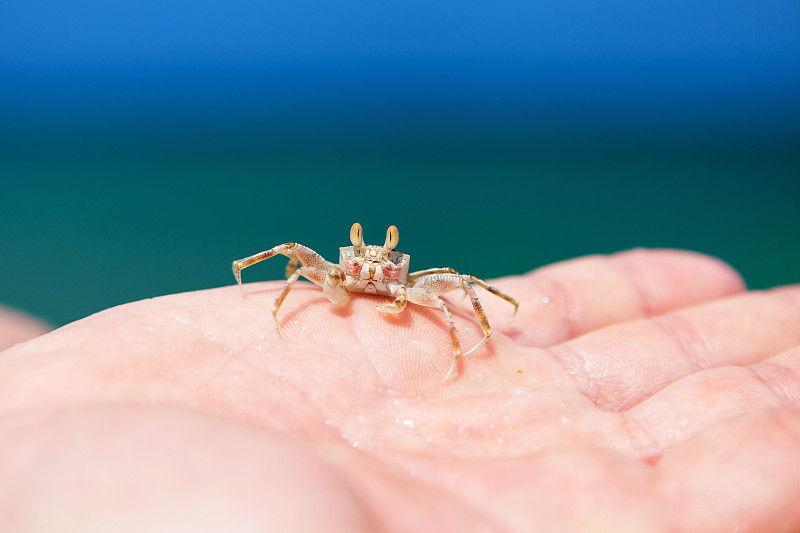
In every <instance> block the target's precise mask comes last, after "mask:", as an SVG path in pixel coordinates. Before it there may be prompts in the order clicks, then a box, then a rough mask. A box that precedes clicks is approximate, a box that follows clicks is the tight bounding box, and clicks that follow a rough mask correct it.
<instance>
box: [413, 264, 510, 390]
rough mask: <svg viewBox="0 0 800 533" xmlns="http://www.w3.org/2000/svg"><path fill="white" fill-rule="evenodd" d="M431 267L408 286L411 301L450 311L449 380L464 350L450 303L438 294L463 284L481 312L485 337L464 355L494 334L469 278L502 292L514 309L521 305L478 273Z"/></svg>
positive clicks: (493, 291)
mask: <svg viewBox="0 0 800 533" xmlns="http://www.w3.org/2000/svg"><path fill="white" fill-rule="evenodd" d="M430 270H431V271H434V273H431V274H426V275H420V276H418V277H416V279H415V281H414V284H413V285H412V286H411V287H409V288H408V290H407V293H408V301H410V302H412V303H415V304H419V305H425V306H428V307H438V308H440V309H443V310H444V311H445V313H446V315H447V320H448V322H449V324H450V334H451V337H452V339H453V364H452V365H451V367H450V370H449V371H448V372H447V376H446V377H445V381H446V380H447V378H449V377H450V374H451V373H452V372H453V370H455V367H456V363H457V361H458V358H459V357H460V355H461V350H460V347H459V345H458V338H457V337H456V336H455V331H456V330H455V325H454V323H453V318H452V316H451V315H450V311H449V310H448V309H447V306H446V305H445V304H444V302H443V301H442V299H441V298H440V297H439V296H441V295H442V294H445V293H447V292H449V291H451V290H454V289H457V288H459V287H460V288H462V289H463V290H464V291H465V292H466V293H467V295H468V296H469V298H470V301H471V303H472V308H473V309H474V310H475V314H476V315H478V319H479V320H480V323H481V327H482V328H483V339H481V341H480V342H479V343H478V344H476V345H475V346H473V347H472V349H470V350H469V351H468V352H467V353H466V354H465V355H468V354H470V353H472V352H473V351H474V350H475V349H476V348H478V347H479V346H480V345H482V344H483V343H484V342H486V340H487V339H488V338H489V337H491V335H492V328H491V326H490V325H489V319H488V318H487V317H486V312H485V311H484V310H483V306H482V305H481V302H480V300H479V299H478V295H477V294H475V290H474V289H473V288H472V286H471V285H470V282H473V283H476V284H477V285H480V286H481V287H483V288H484V289H486V290H487V291H489V292H491V293H492V294H494V295H496V296H499V297H500V298H503V299H504V300H506V301H507V302H509V303H511V304H512V305H513V306H514V309H515V311H514V312H515V313H516V309H517V307H518V306H519V302H517V300H515V299H514V298H512V297H511V296H509V295H507V294H506V293H504V292H503V291H501V290H500V289H498V288H496V287H492V286H491V285H489V284H488V283H486V282H485V281H483V280H482V279H480V278H476V277H475V276H470V275H466V274H458V273H457V272H455V271H453V270H452V269H445V268H443V269H430ZM423 272H425V271H423Z"/></svg>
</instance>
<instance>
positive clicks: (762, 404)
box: [0, 250, 800, 532]
mask: <svg viewBox="0 0 800 533" xmlns="http://www.w3.org/2000/svg"><path fill="white" fill-rule="evenodd" d="M491 283H492V284H493V285H495V286H497V287H498V288H500V289H501V290H503V291H506V292H507V293H509V294H511V295H513V296H514V297H516V298H517V299H519V300H520V307H519V312H518V314H517V316H516V318H515V319H514V320H513V321H511V314H512V310H511V309H510V306H509V305H508V304H507V303H506V302H503V301H501V300H499V299H497V298H491V297H488V298H482V302H484V304H485V307H486V310H487V314H488V317H489V320H490V321H491V323H492V326H493V328H494V331H495V334H494V336H493V337H492V338H491V339H490V340H489V342H487V343H486V344H485V345H484V346H483V347H481V348H480V349H479V350H477V351H475V352H474V353H473V354H471V355H470V356H469V357H466V358H462V359H461V360H460V362H459V365H458V369H457V373H456V375H455V376H454V377H453V378H451V379H450V380H448V381H447V382H444V383H443V382H442V379H443V377H444V375H445V373H446V372H447V370H448V368H449V366H450V363H451V359H452V350H451V346H450V337H449V334H448V331H447V325H446V323H445V321H444V319H443V316H442V313H441V311H439V310H436V309H429V308H423V307H419V306H413V305H409V306H408V307H407V308H406V310H405V311H404V312H403V313H402V314H399V315H392V316H389V315H384V314H381V313H378V312H377V311H376V310H375V306H376V305H377V304H380V303H384V302H385V301H386V299H385V298H379V297H374V296H365V295H355V296H354V297H353V298H351V300H350V303H349V304H348V306H347V307H346V308H341V307H338V306H336V305H334V304H331V303H330V302H328V301H327V300H326V299H325V298H324V296H323V295H322V293H321V291H320V290H319V288H318V287H315V286H313V285H311V284H300V283H298V285H297V286H296V287H295V289H293V291H292V292H291V294H290V295H289V296H288V297H287V299H286V301H285V302H284V305H283V307H282V308H281V317H280V319H281V328H282V331H283V334H284V337H285V339H281V338H279V337H278V336H277V334H276V331H275V326H274V323H273V317H272V314H271V312H270V309H271V306H272V303H273V301H274V299H275V297H276V295H277V293H278V292H279V291H280V289H281V287H282V285H283V283H282V282H268V283H250V284H247V285H245V292H246V294H247V298H246V299H244V300H243V299H242V297H241V294H240V292H239V289H238V288H237V287H236V286H230V287H224V288H220V289H214V290H207V291H198V292H194V293H185V294H176V295H170V296H166V297H162V298H156V299H152V300H145V301H141V302H135V303H132V304H128V305H124V306H120V307H116V308H113V309H109V310H106V311H104V312H102V313H99V314H97V315H94V316H91V317H89V318H86V319H84V320H81V321H78V322H75V323H72V324H69V325H67V326H65V327H63V328H61V329H59V330H56V331H54V332H51V333H49V334H46V335H43V336H39V337H37V338H34V339H32V340H30V341H28V342H24V343H21V344H17V345H16V346H13V347H10V348H8V349H7V350H5V351H3V352H0V523H2V524H6V525H7V527H9V528H10V529H11V530H14V531H26V530H37V531H70V530H81V531H108V530H114V531H143V530H148V531H186V530H191V531H223V530H227V531H264V530H268V531H348V532H358V531H392V532H394V531H397V532H401V531H403V532H404V531H437V532H443V531H458V532H463V531H538V530H540V531H637V532H646V531H692V532H704V531H709V532H710V531H734V530H736V531H739V532H743V531H793V530H797V529H798V528H799V527H800V507H799V506H797V504H796V502H797V501H798V497H800V474H798V472H800V453H798V450H800V403H799V402H798V398H800V287H785V288H780V289H776V290H772V291H767V292H752V291H747V290H746V289H745V288H744V285H743V283H742V281H741V279H740V278H739V276H738V275H737V274H736V273H735V272H734V271H733V270H731V269H730V268H729V267H728V266H726V265H724V264H722V263H721V262H719V261H717V260H714V259H711V258H708V257H704V256H699V255H696V254H691V253H688V252H677V251H644V250H638V251H632V252H625V253H620V254H617V255H613V256H607V257H601V256H594V257H586V258H579V259H575V260H571V261H566V262H563V263H559V264H555V265H552V266H549V267H545V268H541V269H538V270H536V271H533V272H531V273H529V274H526V275H523V276H519V277H510V278H503V279H498V280H493V281H492V282H491ZM484 294H485V293H484ZM449 298H450V301H451V302H454V303H453V305H452V306H451V307H452V308H453V309H454V310H455V315H456V317H455V320H456V326H457V327H458V329H459V336H460V338H461V339H462V342H463V345H464V346H472V345H473V344H474V343H476V342H477V341H478V340H479V339H480V337H481V336H482V333H481V328H480V325H479V324H478V322H477V319H476V318H475V315H474V313H473V311H472V309H471V305H470V303H469V300H468V299H467V300H465V301H463V302H461V303H460V304H459V303H458V297H457V294H455V295H454V296H450V297H449ZM15 320H20V319H18V318H16V317H13V316H12V315H9V314H0V322H2V323H3V324H9V323H10V321H15ZM24 322H25V321H24V320H23V321H21V322H15V324H17V325H16V326H14V327H10V328H5V329H4V328H1V327H0V343H3V342H4V343H5V345H9V344H13V343H14V342H19V341H20V340H22V338H24V337H26V336H34V335H36V334H37V333H39V331H40V328H39V329H36V328H35V327H34V326H31V328H32V329H30V330H27V331H28V332H27V333H25V334H21V333H20V332H21V331H25V330H24V328H23V327H22V326H19V324H22V323H24ZM9 332H11V333H9ZM737 528H738V529H737Z"/></svg>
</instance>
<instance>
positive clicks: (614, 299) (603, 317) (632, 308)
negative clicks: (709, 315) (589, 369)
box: [465, 249, 744, 347]
mask: <svg viewBox="0 0 800 533" xmlns="http://www.w3.org/2000/svg"><path fill="white" fill-rule="evenodd" d="M496 284H497V286H498V287H499V288H501V289H502V290H503V291H505V292H507V293H508V294H510V295H511V296H513V297H514V298H517V299H518V300H519V301H520V306H519V311H518V312H517V315H516V317H514V320H513V321H510V316H511V315H510V313H509V312H508V310H507V309H504V308H503V306H504V305H506V306H507V304H504V302H502V301H498V300H497V299H496V298H482V299H481V301H482V302H484V303H485V304H486V307H487V308H488V309H487V313H488V314H489V317H490V320H492V324H493V325H496V326H497V327H498V328H500V329H501V330H502V331H503V332H504V333H506V334H507V335H509V336H511V337H512V338H514V339H515V340H517V341H518V342H520V343H522V344H524V345H527V346H540V347H543V346H552V345H554V344H558V343H561V342H564V341H566V340H568V339H572V338H575V337H577V336H579V335H583V334H584V333H587V332H589V331H592V330H595V329H598V328H600V327H603V326H607V325H609V324H614V323H618V322H623V321H627V320H633V319H637V318H644V317H649V316H654V315H659V314H662V313H666V312H668V311H672V310H675V309H679V308H681V307H686V306H689V305H694V304H697V303H699V302H704V301H707V300H712V299H715V298H719V297H722V296H726V295H729V294H733V293H736V292H740V291H742V290H743V289H744V283H743V282H742V279H741V277H740V276H739V275H738V274H737V273H736V272H735V271H734V270H733V269H732V268H731V267H730V266H728V265H727V264H725V263H723V262H722V261H720V260H718V259H714V258H712V257H708V256H705V255H700V254H697V253H693V252H686V251H679V250H643V249H640V250H631V251H627V252H621V253H617V254H614V255H610V256H599V255H598V256H589V257H583V258H579V259H573V260H570V261H565V262H563V263H556V264H554V265H551V266H547V267H544V268H540V269H537V270H534V271H533V272H531V273H530V274H527V275H524V276H519V277H512V278H505V279H502V280H498V281H497V282H496ZM465 304H466V303H465ZM495 317H497V318H495Z"/></svg>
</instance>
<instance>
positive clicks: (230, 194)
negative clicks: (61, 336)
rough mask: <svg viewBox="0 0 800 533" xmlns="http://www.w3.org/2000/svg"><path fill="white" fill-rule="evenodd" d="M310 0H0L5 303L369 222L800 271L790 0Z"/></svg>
mask: <svg viewBox="0 0 800 533" xmlns="http://www.w3.org/2000/svg"><path fill="white" fill-rule="evenodd" d="M311 4H313V3H311ZM311 4H309V3H298V4H294V3H293V4H291V5H285V6H281V7H279V6H277V5H273V4H271V3H269V2H267V3H264V4H263V5H261V4H260V5H259V6H258V7H253V6H251V5H250V4H247V3H244V2H239V1H232V2H230V3H229V4H228V5H227V6H226V7H225V8H224V9H223V8H221V7H212V6H189V5H187V4H184V3H181V2H166V3H161V2H160V3H158V5H156V4H155V3H151V2H143V3H141V5H139V4H136V5H131V6H128V7H120V8H119V9H116V8H115V9H111V8H110V7H108V6H107V5H105V4H103V3H100V2H96V1H92V0H85V1H82V2H78V3H76V4H75V6H73V8H71V9H69V10H59V11H56V10H48V9H45V8H42V7H41V6H38V7H37V6H34V5H32V4H27V3H22V2H16V1H13V0H12V1H11V2H10V3H8V4H7V5H6V6H5V7H4V8H3V10H4V11H2V10H0V11H1V12H2V14H3V16H2V18H1V20H0V181H1V182H2V189H0V190H2V194H0V198H1V200H0V302H2V303H4V304H7V305H10V306H12V307H16V308H18V309H21V310H24V311H27V312H29V313H32V314H34V315H37V316H40V317H42V318H43V319H45V320H47V321H49V322H51V323H52V324H54V325H61V324H65V323H68V322H70V321H73V320H76V319H79V318H82V317H84V316H87V315H89V314H91V313H94V312H97V311H99V310H102V309H104V308H107V307H110V306H114V305H118V304H122V303H125V302H129V301H133V300H138V299H141V298H149V297H154V296H159V295H164V294H169V293H174V292H181V291H191V290H198V289H205V288H210V287H218V286H222V285H227V284H231V283H233V282H234V280H233V276H232V275H231V272H230V264H231V261H233V260H234V259H238V258H241V257H244V256H247V255H250V254H252V253H255V252H258V251H261V250H264V249H267V248H269V247H271V246H274V245H276V244H279V243H282V242H286V241H290V240H291V241H297V242H301V243H304V244H306V245H308V246H310V247H312V248H314V249H315V250H317V251H318V252H320V253H322V254H323V255H324V256H326V257H327V258H328V259H330V260H335V259H336V257H337V253H338V247H339V246H343V245H346V244H348V234H349V228H350V225H351V224H352V223H353V222H355V221H358V222H360V223H361V224H362V226H363V227H364V231H365V237H366V240H367V242H372V243H382V242H383V239H384V236H385V231H386V228H387V227H388V226H389V225H391V224H394V225H396V226H397V227H398V228H399V230H400V244H399V247H398V249H400V250H402V251H403V252H406V253H409V254H411V257H412V259H411V260H412V265H411V266H412V269H422V268H428V267H434V266H451V267H453V268H456V269H458V270H459V271H462V272H465V273H472V274H474V275H477V276H480V277H484V278H492V277H496V276H504V275H511V274H519V273H523V272H527V271H529V270H531V269H534V268H536V267H538V266H541V265H545V264H549V263H552V262H555V261H561V260H565V259H569V258H573V257H576V256H581V255H586V254H594V253H613V252H615V251H619V250H625V249H629V248H632V247H670V248H684V249H689V250H696V251H699V252H703V253H708V254H711V255H715V256H718V257H720V258H722V259H724V260H725V261H727V262H729V263H730V264H732V265H733V266H734V267H735V268H737V269H738V270H739V271H740V272H741V273H742V274H743V275H744V277H745V279H746V280H747V282H748V284H749V285H750V286H752V287H756V288H766V287H770V286H775V285H780V284H785V283H793V282H798V281H800V205H799V204H800V66H799V65H800V47H798V46H797V39H796V35H797V30H798V26H799V25H800V14H799V12H798V8H797V7H796V6H793V5H790V4H785V3H784V4H778V3H775V4H772V5H769V6H764V5H763V4H760V3H755V2H733V3H731V2H724V3H723V2H721V1H720V2H709V3H704V4H703V5H702V6H698V5H695V4H694V3H692V4H691V5H689V4H688V3H681V2H677V3H674V4H670V6H663V8H662V9H661V10H660V11H659V12H658V13H654V12H651V11H649V10H647V9H646V8H645V7H644V6H640V7H637V8H635V9H631V6H630V5H628V4H627V3H624V2H610V3H606V4H604V5H603V7H602V8H599V7H591V6H588V5H587V6H584V7H583V8H581V7H580V6H579V5H573V6H572V7H569V6H568V5H566V4H562V3H558V4H556V3H553V4H552V5H550V4H541V5H539V4H537V5H533V4H531V5H529V6H527V7H522V5H521V3H511V2H500V3H499V4H497V5H496V6H494V7H493V8H492V9H489V8H488V7H487V8H478V7H476V6H472V7H470V8H464V7H463V6H461V5H460V4H459V5H458V6H456V4H454V3H447V2H445V3H437V4H436V5H427V4H426V5H425V6H419V9H417V10H406V9H405V8H403V9H401V8H399V7H397V6H394V7H392V6H389V5H385V6H372V7H369V8H366V7H365V6H364V5H362V4H359V3H355V2H344V3H342V4H341V5H338V6H337V8H336V10H333V11H332V10H331V8H330V6H328V7H325V6H323V5H321V4H320V5H316V4H314V5H311ZM570 5H571V4H570ZM420 10H421V11H420ZM698 10H700V12H698ZM187 11H188V12H189V13H190V14H191V17H187ZM156 15H157V16H156ZM284 266H285V263H284V261H283V260H280V259H275V260H273V261H270V262H267V263H265V264H259V265H257V266H255V267H253V268H251V269H248V270H247V271H246V272H245V273H244V277H245V281H256V280H266V279H280V278H281V276H282V273H283V269H284Z"/></svg>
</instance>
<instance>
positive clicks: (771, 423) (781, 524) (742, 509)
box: [655, 405, 800, 532]
mask: <svg viewBox="0 0 800 533" xmlns="http://www.w3.org/2000/svg"><path fill="white" fill-rule="evenodd" d="M798 448H800V409H799V408H798V407H797V406H796V405H794V406H787V407H784V408H781V409H775V410H770V411H766V412H763V411H762V412H760V413H757V414H753V415H750V416H744V417H739V418H736V419H733V420H730V421H729V422H726V423H724V424H720V425H719V426H716V427H714V428H711V429H709V430H708V431H704V432H703V433H701V434H699V435H697V436H695V437H694V438H692V439H690V440H689V441H687V442H686V443H685V444H683V445H681V446H679V447H678V448H676V449H674V450H673V451H671V452H669V453H667V454H666V455H665V456H664V457H663V458H662V459H661V461H660V462H659V463H658V465H657V467H656V473H657V474H658V482H657V483H656V484H655V487H656V497H658V498H659V499H660V500H661V501H662V503H663V505H665V506H668V507H670V508H672V509H673V510H674V513H673V516H672V521H673V524H672V529H671V530H673V531H753V532H756V531H770V532H789V531H798V530H800V506H798V505H797V495H798V494H800V476H798V474H797V473H798V472H800V453H798Z"/></svg>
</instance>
